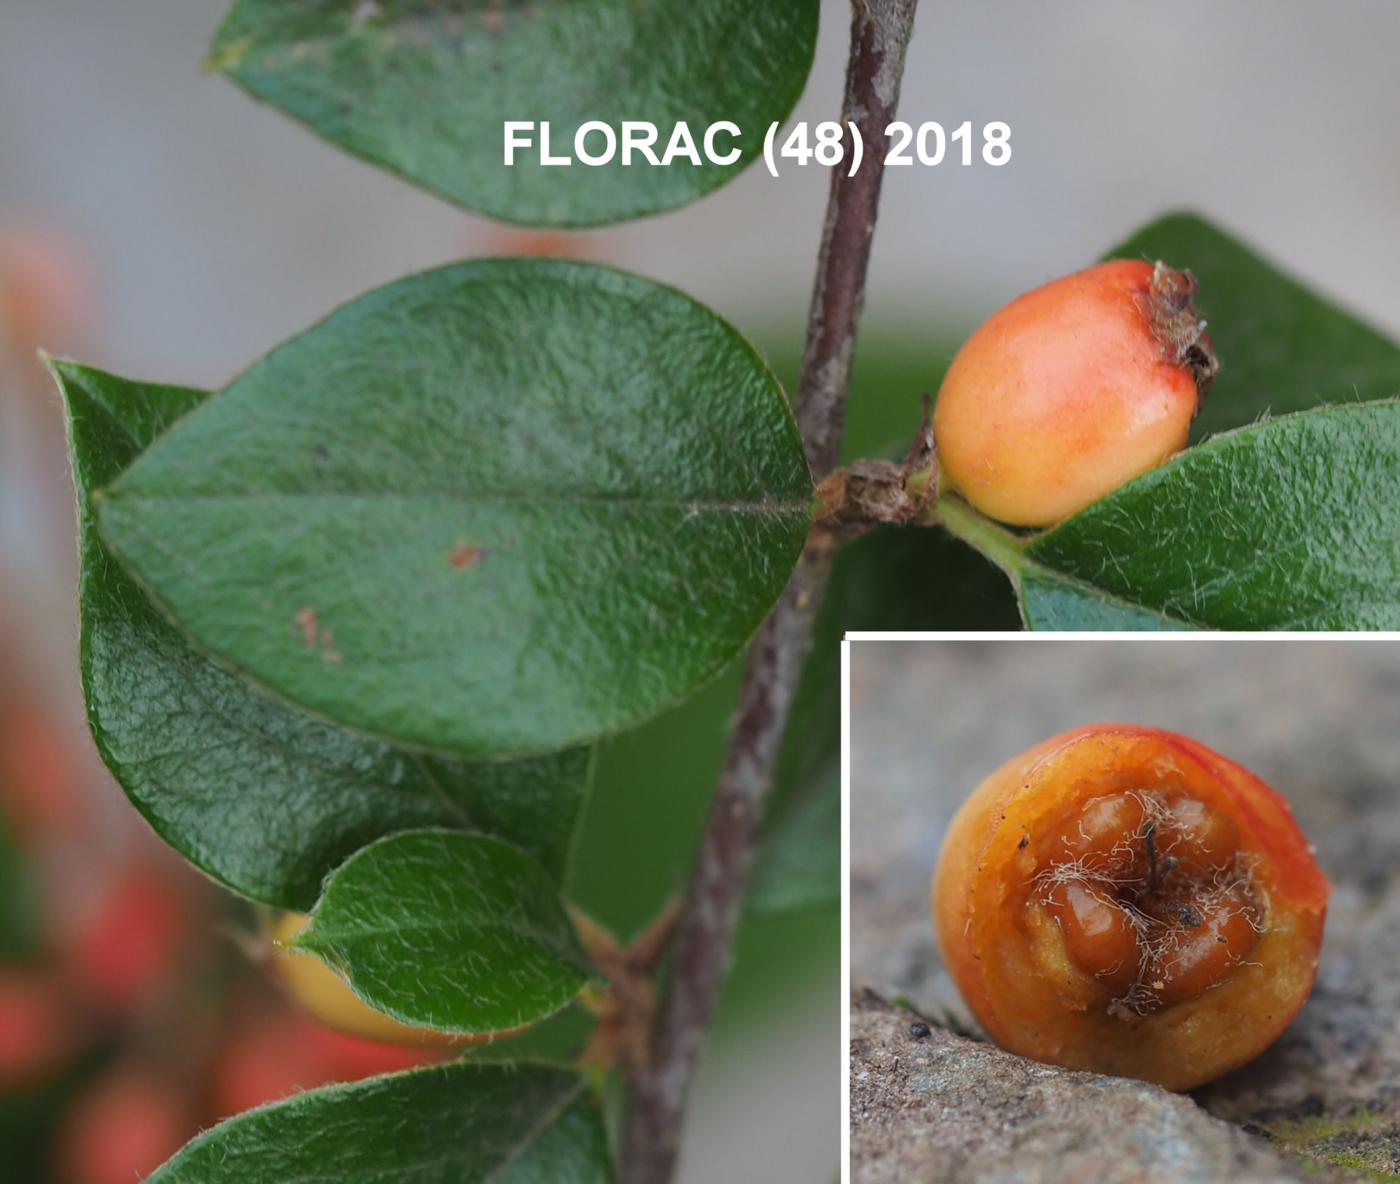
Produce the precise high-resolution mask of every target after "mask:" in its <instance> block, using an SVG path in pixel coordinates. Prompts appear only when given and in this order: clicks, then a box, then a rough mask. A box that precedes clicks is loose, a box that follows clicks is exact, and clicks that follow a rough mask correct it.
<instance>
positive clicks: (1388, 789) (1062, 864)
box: [849, 638, 1400, 1184]
mask: <svg viewBox="0 0 1400 1184" xmlns="http://www.w3.org/2000/svg"><path fill="white" fill-rule="evenodd" d="M849 678H850V687H849V693H850V859H851V900H850V949H851V988H852V990H851V1000H850V1123H851V1180H852V1181H854V1182H856V1184H881V1182H884V1181H897V1180H898V1181H904V1180H937V1181H939V1182H940V1184H973V1182H981V1181H992V1180H997V1181H1002V1180H1016V1181H1028V1182H1029V1181H1047V1182H1048V1181H1056V1182H1058V1181H1064V1180H1076V1179H1078V1180H1093V1181H1105V1182H1113V1181H1123V1182H1124V1184H1126V1182H1128V1181H1164V1182H1165V1181H1179V1180H1187V1179H1189V1180H1193V1181H1202V1182H1213V1181H1220V1182H1221V1184H1224V1182H1226V1181H1238V1180H1242V1179H1250V1180H1256V1179H1257V1180H1266V1179H1267V1180H1299V1181H1302V1180H1317V1179H1337V1180H1356V1179H1393V1178H1395V1173H1397V1172H1400V1026H1397V1024H1396V1015H1397V1009H1398V1008H1400V990H1397V987H1396V983H1397V982H1398V981H1400V973H1397V972H1400V938H1397V936H1396V935H1397V933H1400V928H1398V927H1397V922H1400V873H1398V872H1397V870H1396V869H1397V867H1400V858H1398V857H1400V812H1397V810H1396V808H1395V785H1396V779H1397V774H1400V733H1397V730H1396V728H1395V726H1394V719H1395V712H1396V706H1397V697H1400V645H1397V644H1395V643H1392V642H1371V643H1359V642H1354V641H1350V640H1330V639H1319V638H1313V639H1292V640H1283V639H1264V638H1255V639H1249V640H1214V639H1205V638H1202V639H1188V638H1179V639H1177V638H1173V639H1140V638H1121V639H1104V640H1084V641H1077V640H1065V639H1060V640H1054V639H1050V640H1034V641H1033V640H1029V639H1022V640H1014V639H1004V640H996V641H979V640H957V639H949V640H874V639H871V640H854V641H852V642H851V643H850V664H849Z"/></svg>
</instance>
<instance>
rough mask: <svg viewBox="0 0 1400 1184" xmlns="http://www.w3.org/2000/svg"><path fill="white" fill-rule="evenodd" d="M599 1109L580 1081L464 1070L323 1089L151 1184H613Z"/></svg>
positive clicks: (207, 1136)
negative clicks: (320, 1183) (315, 1183)
mask: <svg viewBox="0 0 1400 1184" xmlns="http://www.w3.org/2000/svg"><path fill="white" fill-rule="evenodd" d="M611 1179H612V1169H611V1167H610V1164H609V1157H608V1147H607V1136H606V1133H605V1132H604V1129H603V1121H602V1116H601V1112H600V1110H599V1107H598V1105H597V1102H596V1101H595V1100H594V1099H593V1098H592V1097H591V1096H590V1095H589V1094H588V1093H587V1092H586V1091H585V1088H584V1083H583V1080H582V1078H581V1077H579V1075H578V1074H576V1073H574V1072H572V1071H570V1070H567V1069H556V1068H550V1067H547V1066H543V1065H519V1066H514V1067H506V1066H501V1065H486V1064H475V1063H473V1062H470V1061H456V1062H453V1063H450V1064H446V1065H438V1066H434V1067H433V1068H430V1069H415V1070H412V1071H411V1072H407V1073H395V1074H391V1075H389V1076H387V1077H374V1078H371V1079H370V1080H368V1081H361V1082H357V1083H356V1084H354V1085H334V1086H329V1087H327V1088H325V1089H317V1090H311V1091H310V1092H308V1093H304V1094H299V1095H297V1096H296V1097H294V1098H291V1099H289V1100H287V1101H285V1102H279V1103H277V1104H275V1105H272V1106H263V1107H260V1108H258V1109H256V1110H250V1111H248V1112H247V1113H245V1114H240V1115H238V1117H236V1118H231V1119H229V1120H228V1121H226V1122H223V1123H220V1124H219V1125H218V1126H216V1127H214V1128H213V1129H212V1130H209V1131H206V1132H205V1133H204V1134H202V1135H200V1136H198V1137H197V1138H196V1139H195V1140H194V1141H193V1142H191V1143H189V1144H188V1145H187V1146H186V1147H185V1148H184V1150H182V1151H181V1152H180V1153H179V1154H178V1155H176V1156H175V1158H174V1159H172V1160H171V1161H170V1162H169V1163H167V1164H166V1165H165V1166H164V1167H163V1168H160V1169H159V1170H158V1171H157V1172H156V1173H155V1174H154V1175H152V1176H150V1177H149V1178H148V1181H147V1184H272V1182H274V1181H278V1182H287V1184H290V1182H291V1181H312V1180H326V1181H330V1180H335V1181H347V1182H353V1184H402V1182H403V1181H407V1180H412V1181H414V1182H415V1184H474V1182H479V1184H486V1182H488V1181H502V1182H504V1181H510V1182H511V1184H556V1182H558V1184H605V1182H606V1181H608V1180H611Z"/></svg>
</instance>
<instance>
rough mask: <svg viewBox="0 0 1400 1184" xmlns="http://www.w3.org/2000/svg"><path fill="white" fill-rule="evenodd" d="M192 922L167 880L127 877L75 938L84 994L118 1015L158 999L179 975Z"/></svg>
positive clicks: (143, 874) (142, 874) (74, 962)
mask: <svg viewBox="0 0 1400 1184" xmlns="http://www.w3.org/2000/svg"><path fill="white" fill-rule="evenodd" d="M188 919H189V918H188V915H187V913H186V910H185V909H184V907H183V906H182V905H181V904H180V902H179V900H178V899H177V895H176V890H175V888H174V886H173V885H172V884H170V883H168V882H167V881H166V880H165V878H164V877H162V876H159V875H156V874H154V873H152V872H148V871H145V870H142V869H132V870H130V871H127V872H125V873H123V874H122V875H121V876H119V877H118V878H117V879H116V881H114V882H113V884H112V886H111V887H110V888H109V889H108V891H107V892H106V893H105V894H104V896H103V897H102V899H101V900H100V901H99V902H98V904H97V907H96V908H95V909H93V910H92V911H91V912H89V913H88V914H87V915H86V916H85V917H84V918H83V919H82V921H81V922H80V923H79V924H78V926H77V927H76V930H75V932H74V933H73V935H72V939H71V945H70V947H69V949H70V957H71V962H70V966H71V969H72V971H73V973H74V974H75V975H76V976H77V979H78V983H79V985H80V987H81V989H82V990H83V993H84V994H85V995H86V996H88V997H89V998H90V999H93V1000H95V1001H96V1002H98V1003H100V1004H102V1005H104V1006H106V1007H110V1008H112V1009H114V1010H118V1011H125V1010H129V1009H131V1008H133V1007H136V1006H137V1005H139V1004H140V1003H142V1002H143V1001H146V1000H149V999H151V998H152V997H154V996H155V995H156V994H157V993H159V991H160V990H161V989H162V988H163V987H165V986H166V985H168V984H169V983H170V981H171V979H172V977H173V975H174V972H175V970H176V968H177V963H178V962H179V960H180V955H181V953H182V947H183V945H184V942H185V940H186V937H187V933H188V929H189V925H188Z"/></svg>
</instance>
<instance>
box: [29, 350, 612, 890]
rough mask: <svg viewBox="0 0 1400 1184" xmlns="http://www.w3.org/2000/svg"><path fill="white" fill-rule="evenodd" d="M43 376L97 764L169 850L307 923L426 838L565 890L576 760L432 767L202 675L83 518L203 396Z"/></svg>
mask: <svg viewBox="0 0 1400 1184" xmlns="http://www.w3.org/2000/svg"><path fill="white" fill-rule="evenodd" d="M53 370H54V374H55V376H56V378H57V380H58V384H59V388H60V390H61V392H62V394H63V397H64V400H65V403H66V405H67V410H68V422H69V434H70V444H71V449H72V459H73V473H74V481H75V483H76V485H77V489H78V514H79V528H80V532H81V551H82V572H81V576H80V583H79V602H80V607H81V614H82V638H81V646H82V674H83V688H84V693H85V695H86V699H87V711H88V722H89V724H90V726H91V728H92V734H93V737H94V739H95V740H96V742H97V747H98V750H99V751H100V752H101V754H102V757H103V760H104V761H105V762H106V764H107V767H108V768H109V769H110V770H111V771H112V774H113V776H114V777H116V779H117V781H118V782H119V783H120V784H121V786H122V788H123V789H124V790H125V791H126V794H127V796H128V797H129V798H130V799H131V801H132V803H133V804H134V805H135V806H136V808H137V809H138V810H140V811H141V813H142V814H143V815H145V817H146V818H147V820H148V821H149V822H150V823H151V825H152V827H154V828H155V830H156V832H157V833H158V834H160V836H161V837H162V838H163V839H165V841H166V842H167V843H169V844H170V845H171V846H172V847H174V848H175V849H176V850H177V851H179V852H180V853H181V854H182V855H184V856H185V857H186V858H187V859H189V860H190V861H191V862H193V863H194V864H195V865H196V866H198V867H200V868H201V869H202V870H203V871H205V872H207V873H208V874H209V875H211V876H213V877H214V878H215V879H217V880H218V881H220V882H221V883H223V884H225V885H227V886H228V887H230V888H232V889H233V890H234V891H235V892H239V893H242V894H243V895H245V896H248V897H251V898H252V899H254V900H260V901H263V902H265V903H267V904H273V905H278V906H280V907H283V908H293V909H297V910H299V911H302V912H305V911H306V910H308V909H310V908H311V906H312V905H313V904H314V903H315V901H316V898H317V896H318V895H319V893H320V890H321V883H322V881H323V880H324V879H325V877H326V875H327V874H328V873H329V872H330V871H331V870H332V869H334V868H335V867H338V866H339V865H340V864H341V863H342V862H344V860H345V859H346V858H347V857H348V856H349V855H350V854H351V853H352V852H354V851H356V850H358V849H359V848H360V847H363V846H364V845H365V844H366V843H368V842H371V841H372V840H374V839H377V838H381V837H383V836H384V835H386V834H391V833H393V832H394V831H401V830H409V829H415V828H420V827H425V826H444V827H462V828H465V829H471V830H486V831H489V832H491V833H493V834H498V835H501V836H502V837H504V838H507V839H509V840H510V841H511V842H513V843H515V844H517V845H518V846H520V847H521V848H522V849H523V850H525V851H527V852H529V853H530V854H531V855H533V856H535V857H536V858H537V859H538V860H539V861H540V862H541V863H542V864H543V865H544V866H545V867H546V868H547V869H548V870H549V871H550V873H551V874H553V875H554V876H555V877H556V878H561V877H562V876H563V874H564V871H565V865H566V863H567V860H568V856H569V851H570V844H571V842H572V840H573V834H574V829H575V825H576V823H577V820H578V816H579V813H580V810H581V807H582V802H583V798H584V796H585V793H586V790H587V785H588V776H589V763H590V762H589V755H588V753H587V751H586V750H581V749H575V750H571V751H567V752H562V753H559V754H557V755H553V756H549V757H539V758H535V759H533V760H526V761H514V762H496V763H476V764H469V763H466V762H463V761H453V760H448V759H435V758H429V757H425V756H423V755H421V754H418V753H413V752H408V751H406V750H403V749H399V748H393V747H391V746H389V745H387V744H382V743H379V742H377V741H374V740H369V739H365V738H363V737H360V736H356V735H353V734H351V733H349V732H345V731H342V730H340V729H338V728H334V727H331V726H330V725H328V724H325V723H322V722H321V721H319V720H315V719H312V718H311V717H310V716H307V715H303V714H302V713H300V712H298V711H296V710H294V709H293V708H291V707H288V706H286V705H285V704H283V703H281V702H279V701H277V700H275V699H272V698H270V697H269V696H267V695H265V694H263V693H261V692H259V691H257V690H255V689H254V688H253V687H251V686H250V685H249V684H248V683H247V682H246V681H244V680H243V679H240V678H238V677H236V676H235V675H233V674H230V673H228V672H227V671H225V670H223V669H221V668H220V667H219V666H217V665H215V664H214V663H213V662H211V661H210V660H209V659H208V658H206V657H204V656H203V655H201V654H200V653H199V652H197V651H196V650H195V649H194V648H193V647H192V646H191V645H190V644H189V643H188V642H187V641H186V640H185V639H184V638H183V637H182V636H181V634H180V633H179V632H178V631H177V630H176V629H175V628H173V627H172V626H171V625H170V624H168V623H167V622H166V621H165V620H164V619H163V618H162V617H161V616H160V614H159V613H158V612H157V611H156V610H155V609H154V608H153V607H152V606H151V604H150V602H149V601H148V600H147V599H146V597H145V595H144V594H143V593H142V592H141V590H140V588H138V587H137V585H136V584H135V582H134V581H133V580H132V579H131V578H130V577H129V576H127V575H126V573H125V572H123V571H122V569H121V568H120V566H119V565H118V564H117V563H116V562H115V561H114V560H113V559H112V558H111V557H110V556H109V555H108V553H107V551H106V550H105V548H104V547H103V545H102V542H101V540H100V539H99V538H98V534H97V529H96V525H95V523H94V521H93V516H92V512H91V508H90V506H89V504H88V494H89V493H90V491H91V490H92V489H94V488H96V487H99V486H101V485H104V484H106V483H108V482H110V481H112V480H115V479H116V477H117V476H118V474H120V473H121V472H122V470H123V469H125V468H126V467H127V466H128V465H129V464H130V463H131V462H132V461H133V460H135V459H136V457H137V456H138V455H140V453H141V452H142V451H143V450H144V449H145V448H147V447H148V446H149V445H150V444H151V443H152V441H154V440H155V439H156V437H157V436H159V435H160V434H161V432H163V431H164V430H165V429H167V428H168V427H170V426H171V425H172V424H173V423H174V422H175V421H176V420H177V419H179V418H180V416H182V415H184V414H185V413H186V412H188V411H191V410H193V409H194V408H195V407H197V406H199V405H200V404H201V403H202V402H203V401H204V400H205V399H206V398H208V396H207V394H206V393H205V392H203V391H195V390H187V389H184V388H179V387H168V386H156V385H153V384H146V383H135V382H128V381H126V380H124V379H121V378H117V377H115V376H114V375H111V374H104V373H103V372H101V371H99V370H94V369H92V368H90V367H86V366H79V365H76V364H74V363H72V362H54V363H53ZM7 899H8V894H7Z"/></svg>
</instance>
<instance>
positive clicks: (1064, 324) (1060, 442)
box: [933, 259, 1218, 526]
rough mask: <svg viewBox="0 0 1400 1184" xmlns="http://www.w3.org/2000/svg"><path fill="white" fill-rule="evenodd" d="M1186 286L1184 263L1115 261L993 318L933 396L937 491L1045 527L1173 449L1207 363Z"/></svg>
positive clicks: (1201, 325) (1191, 289)
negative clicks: (1175, 266) (1177, 266)
mask: <svg viewBox="0 0 1400 1184" xmlns="http://www.w3.org/2000/svg"><path fill="white" fill-rule="evenodd" d="M1195 292H1196V281H1195V278H1194V277H1193V276H1192V275H1191V273H1190V272H1189V271H1173V270H1172V269H1171V268H1170V267H1167V266H1166V265H1165V264H1163V263H1157V264H1155V265H1153V264H1151V263H1145V262H1141V261H1138V260H1132V259H1120V260H1115V261H1114V262H1111V263H1100V264H1099V265H1098V266H1096V267H1090V268H1088V269H1087V270H1085V271H1080V272H1076V273H1075V274H1073V275H1068V276H1065V277H1063V278H1062V279H1058V280H1054V281H1052V282H1051V283H1048V284H1046V285H1045V286H1044V287H1041V288H1036V289H1035V290H1034V291H1031V292H1027V293H1026V294H1025V295H1023V296H1018V297H1017V298H1016V299H1015V300H1013V301H1012V302H1011V303H1010V304H1008V305H1007V306H1006V307H1005V308H1003V309H1001V311H999V312H997V313H994V314H993V315H992V317H991V319H990V320H988V321H987V322H986V323H984V324H983V325H982V326H981V328H979V329H978V330H977V331H976V332H975V333H973V335H972V336H971V337H969V338H968V339H967V341H966V342H965V343H964V345H963V347H962V349H960V350H959V351H958V353H957V356H956V357H955V358H954V359H953V364H952V366H950V367H949V369H948V373H947V375H946V376H945V377H944V379H943V385H942V387H941V388H940V389H939V392H938V403H937V406H936V407H935V409H934V417H933V431H934V439H935V442H936V444H937V446H938V458H939V464H940V466H941V469H942V477H943V482H944V484H945V486H947V487H950V488H953V489H956V490H957V491H958V492H959V493H961V494H962V495H963V497H965V498H966V499H967V500H968V501H969V502H971V503H972V505H973V506H975V507H976V508H977V509H979V510H981V511H982V513H984V514H986V515H988V516H989V517H992V518H996V519H997V520H999V521H1001V522H1008V523H1011V524H1012V525H1015V526H1049V525H1051V524H1052V523H1055V522H1058V521H1060V520H1061V519H1063V518H1067V517H1069V515H1071V514H1074V513H1077V512H1078V511H1080V510H1082V509H1084V507H1085V506H1088V505H1091V504H1092V503H1093V502H1096V501H1098V500H1099V499H1100V498H1101V497H1103V496H1105V495H1106V494H1108V493H1111V492H1112V491H1113V490H1115V489H1117V488H1118V487H1119V486H1120V485H1123V484H1125V483H1126V482H1128V481H1131V480H1132V479H1133V478H1134V477H1138V476H1140V475H1141V474H1143V473H1145V472H1147V471H1148V470H1149V469H1153V468H1156V467H1157V466H1158V465H1160V464H1161V463H1162V462H1163V461H1165V460H1166V459H1167V458H1168V457H1170V456H1172V455H1173V454H1174V453H1177V452H1180V451H1181V449H1183V448H1184V447H1186V439H1187V434H1188V432H1189V431H1190V427H1191V420H1192V419H1193V418H1194V417H1195V415H1196V412H1197V410H1198V409H1199V407H1200V404H1201V400H1202V399H1203V398H1204V397H1205V392H1206V388H1207V387H1208V386H1209V385H1210V380H1211V378H1212V377H1213V376H1214V375H1215V372H1216V370H1217V369H1218V363H1217V361H1216V359H1215V355H1214V353H1213V352H1212V349H1211V343H1210V338H1209V337H1208V336H1206V334H1205V322H1204V321H1202V320H1201V319H1200V317H1199V316H1198V314H1197V312H1196V309H1195V307H1194V306H1193V304H1192V297H1193V296H1194V295H1195Z"/></svg>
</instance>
